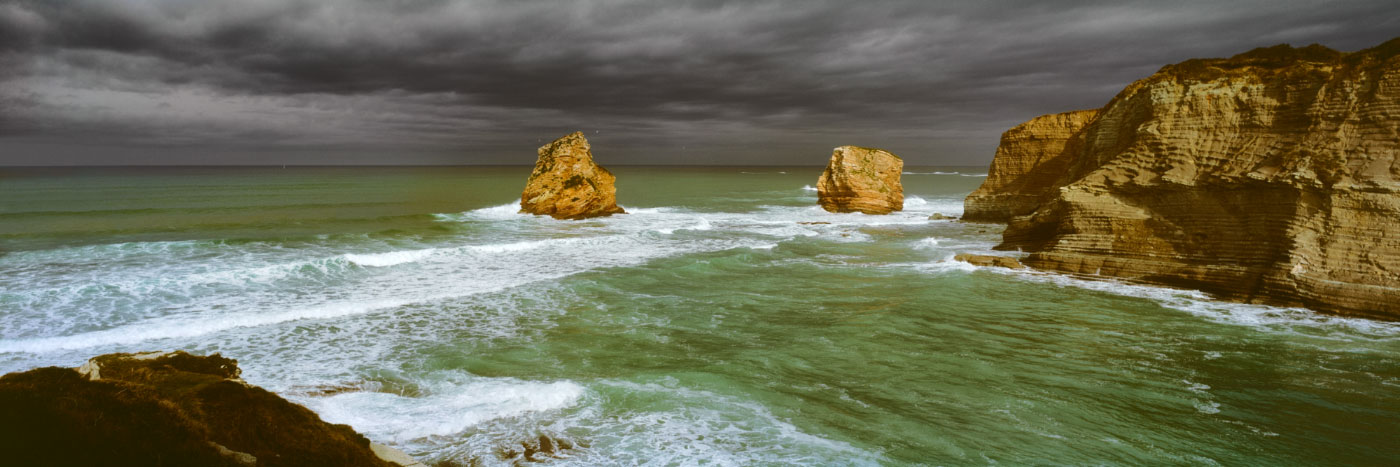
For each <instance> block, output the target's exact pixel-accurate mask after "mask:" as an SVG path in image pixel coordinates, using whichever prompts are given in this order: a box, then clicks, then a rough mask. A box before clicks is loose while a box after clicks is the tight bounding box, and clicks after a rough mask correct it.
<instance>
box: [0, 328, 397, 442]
mask: <svg viewBox="0 0 1400 467" xmlns="http://www.w3.org/2000/svg"><path fill="white" fill-rule="evenodd" d="M239 373H240V370H239V368H238V364H237V362H235V361H233V360H231V359H228V358H224V357H221V356H219V355H218V354H215V355H211V356H207V357H199V356H194V355H190V354H188V353H185V352H170V353H163V352H152V353H141V354H110V355H103V356H99V357H95V358H93V359H92V360H90V361H88V363H86V364H84V365H83V366H82V367H81V368H80V369H79V370H78V371H74V369H71V368H57V367H49V368H38V369H34V370H30V371H26V372H22V373H11V374H8V375H5V376H4V377H0V452H3V453H4V454H3V455H4V459H5V463H6V464H7V465H8V464H10V463H13V465H74V466H78V465H81V466H89V465H143V466H144V465H199V466H254V465H256V466H381V467H390V466H395V465H400V464H398V463H395V462H389V461H386V460H384V459H381V458H380V457H378V456H376V455H375V452H374V450H372V449H371V446H370V441H369V440H368V439H366V438H365V437H364V436H361V435H360V434H358V433H356V432H355V431H354V430H353V429H351V428H350V427H349V426H347V425H334V424H330V423H326V422H324V421H322V420H321V419H320V417H318V416H316V414H315V413H313V412H311V411H310V410H308V409H307V408H305V407H302V406H300V405H296V404H293V403H291V402H288V401H286V400H284V399H282V398H281V397H278V396H277V395H276V394H273V393H271V392H268V391H266V390H263V389H261V388H258V387H255V386H250V385H248V384H247V383H245V382H243V380H241V379H239V378H238V376H239ZM391 451H392V452H397V451H394V450H393V449H387V450H386V451H384V452H386V453H388V452H391ZM395 459H398V460H411V459H410V458H408V457H407V456H403V455H402V453H398V454H397V455H396V457H395Z"/></svg>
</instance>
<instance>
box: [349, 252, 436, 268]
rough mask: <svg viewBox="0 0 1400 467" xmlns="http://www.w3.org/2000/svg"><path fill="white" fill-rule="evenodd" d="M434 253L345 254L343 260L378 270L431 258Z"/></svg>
mask: <svg viewBox="0 0 1400 467" xmlns="http://www.w3.org/2000/svg"><path fill="white" fill-rule="evenodd" d="M436 252H437V249H436V248H427V249H422V250H408V251H390V252H385V253H366V254H354V253H346V254H345V259H346V260H348V261H350V262H352V263H355V264H358V265H360V266H367V267H375V268H378V267H386V266H394V265H399V264H404V263H412V262H415V261H418V260H421V259H423V258H427V257H429V256H432V255H433V253H436Z"/></svg>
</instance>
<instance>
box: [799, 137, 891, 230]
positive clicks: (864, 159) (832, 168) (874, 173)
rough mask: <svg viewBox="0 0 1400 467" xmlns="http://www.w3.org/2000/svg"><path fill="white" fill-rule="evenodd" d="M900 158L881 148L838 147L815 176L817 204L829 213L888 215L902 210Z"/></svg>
mask: <svg viewBox="0 0 1400 467" xmlns="http://www.w3.org/2000/svg"><path fill="white" fill-rule="evenodd" d="M903 171H904V161H903V160H901V159H900V158H899V157H896V156H895V155H894V154H890V152H889V151H885V150H882V149H872V148H862V147H857V146H841V147H839V148H836V149H835V150H833V151H832V153H831V160H830V161H829V162H828V163H827V165H826V170H825V171H823V172H822V175H821V177H820V178H818V179H817V204H820V205H821V207H822V209H826V210H827V211H830V212H862V213H866V214H889V213H891V212H894V211H900V210H903V209H904V186H903V185H900V183H899V177H900V175H901V174H902V173H903Z"/></svg>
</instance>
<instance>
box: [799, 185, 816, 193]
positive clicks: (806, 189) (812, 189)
mask: <svg viewBox="0 0 1400 467" xmlns="http://www.w3.org/2000/svg"><path fill="white" fill-rule="evenodd" d="M802 191H810V192H813V193H816V192H817V187H814V186H812V185H803V186H802Z"/></svg>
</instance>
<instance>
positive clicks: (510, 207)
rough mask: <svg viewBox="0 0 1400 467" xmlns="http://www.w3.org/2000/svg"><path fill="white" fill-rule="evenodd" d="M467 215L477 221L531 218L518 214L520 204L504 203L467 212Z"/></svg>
mask: <svg viewBox="0 0 1400 467" xmlns="http://www.w3.org/2000/svg"><path fill="white" fill-rule="evenodd" d="M467 214H469V215H471V216H473V217H476V218H479V219H495V220H508V219H529V218H531V217H533V216H531V215H529V214H522V213H521V212H520V203H518V202H516V203H506V204H499V205H496V206H491V207H487V208H481V209H475V210H472V211H468V212H467Z"/></svg>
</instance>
